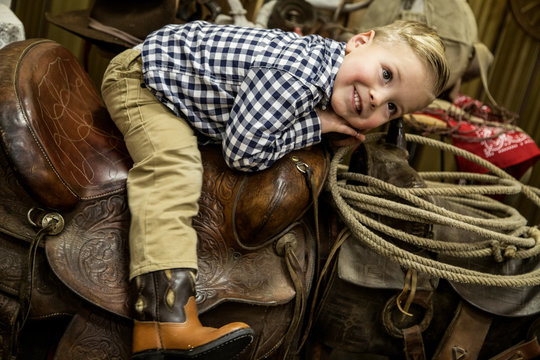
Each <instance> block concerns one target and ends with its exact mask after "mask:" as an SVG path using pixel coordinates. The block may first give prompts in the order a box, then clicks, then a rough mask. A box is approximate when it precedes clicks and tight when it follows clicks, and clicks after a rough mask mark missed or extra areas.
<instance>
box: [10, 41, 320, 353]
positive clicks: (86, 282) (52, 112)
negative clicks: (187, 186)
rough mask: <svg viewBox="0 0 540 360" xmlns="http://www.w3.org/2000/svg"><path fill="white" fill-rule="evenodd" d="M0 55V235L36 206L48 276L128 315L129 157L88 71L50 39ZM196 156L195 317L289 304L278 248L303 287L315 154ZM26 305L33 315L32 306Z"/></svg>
mask: <svg viewBox="0 0 540 360" xmlns="http://www.w3.org/2000/svg"><path fill="white" fill-rule="evenodd" d="M0 56H1V57H2V62H1V64H0V74H2V76H1V77H0V99H1V103H0V104H1V105H0V133H1V141H0V143H1V145H2V146H1V148H2V149H3V154H1V155H3V159H2V162H3V165H4V166H5V167H4V168H3V171H4V172H6V173H8V174H9V176H6V177H5V178H4V180H5V181H8V182H9V183H8V184H7V185H6V186H2V187H3V190H2V191H3V192H4V193H5V194H4V195H5V197H6V199H7V200H6V202H5V205H4V206H0V217H1V218H2V219H5V220H2V221H0V233H3V234H8V235H9V236H12V237H15V238H18V239H22V240H25V241H27V242H32V241H34V239H35V238H36V236H37V235H38V234H39V231H40V228H39V225H40V224H41V223H40V221H41V222H42V221H43V219H45V218H46V217H47V216H48V215H47V214H53V215H52V216H55V217H58V218H60V219H61V222H63V224H62V226H61V228H60V229H58V233H57V234H54V235H50V236H47V237H46V238H45V241H44V249H45V254H46V257H47V262H48V265H49V266H50V268H51V269H52V272H53V273H54V274H55V275H56V276H57V277H58V279H60V281H61V282H62V283H63V284H65V285H66V286H67V288H69V289H70V290H71V291H72V292H74V293H75V294H77V295H78V296H80V297H82V298H83V299H85V300H87V301H89V302H90V303H92V304H94V305H97V306H98V307H100V308H102V309H105V310H106V311H109V312H111V313H113V314H117V315H119V316H121V317H125V318H128V317H129V316H130V315H129V314H130V311H129V308H130V304H129V297H128V292H129V289H128V288H129V284H128V261H129V259H128V251H127V247H128V244H127V239H128V231H129V211H128V208H127V203H126V196H125V195H126V188H125V184H126V177H127V172H128V171H129V168H130V166H131V164H132V162H131V159H130V157H129V154H128V153H127V151H126V148H125V146H124V143H123V140H122V137H121V135H120V133H119V131H118V130H117V129H116V128H115V126H114V124H113V122H112V121H111V120H110V118H109V115H108V113H107V111H106V109H105V108H104V105H103V103H102V101H101V99H100V97H99V95H98V93H97V92H96V90H95V88H94V86H93V84H92V82H91V80H90V78H89V76H88V75H87V74H86V72H85V71H84V70H83V68H82V67H81V66H80V64H79V62H78V61H77V59H76V58H75V57H74V56H73V55H72V54H71V53H70V52H69V51H68V50H67V49H65V48H63V47H62V46H61V45H59V44H57V43H55V42H53V41H50V40H44V39H30V40H26V41H22V42H18V43H13V44H10V45H8V46H6V47H5V48H3V49H2V50H0ZM201 153H202V156H203V166H204V182H203V192H202V195H201V200H200V212H199V215H198V216H197V217H196V218H195V219H194V227H195V228H196V230H197V231H198V235H199V245H198V247H199V274H198V280H197V289H198V292H197V301H198V306H199V311H200V313H205V312H207V311H209V310H211V309H213V308H215V307H217V306H218V305H219V304H222V303H226V302H233V303H243V304H250V305H262V306H272V307H276V306H277V305H283V304H289V303H291V300H292V299H294V298H295V296H297V293H298V291H299V289H298V286H297V284H295V283H294V282H293V281H292V280H291V274H290V268H291V267H290V266H289V267H288V266H287V264H286V261H284V258H286V257H287V256H286V255H285V254H283V253H282V252H281V253H280V251H279V250H280V249H284V248H286V249H292V251H291V253H290V254H288V256H289V259H290V258H291V256H292V258H293V259H295V261H296V263H295V264H294V266H293V267H292V268H295V269H297V270H298V272H299V273H300V279H301V282H302V284H303V285H304V286H305V287H309V284H310V282H311V279H312V277H313V272H314V262H315V261H314V258H315V253H314V248H315V244H314V237H313V234H312V232H311V230H310V228H309V226H308V225H307V224H306V221H304V220H303V218H304V215H305V213H306V211H307V210H308V209H309V208H310V206H311V203H312V201H313V199H315V198H316V196H317V195H318V194H319V192H320V191H321V188H322V185H323V183H324V180H325V177H326V174H327V162H328V161H327V156H326V154H325V151H324V150H323V149H322V148H321V147H312V148H307V149H304V150H300V151H296V152H293V153H291V154H289V155H287V156H285V157H284V158H282V159H281V160H280V161H278V162H277V163H276V164H275V165H274V166H273V167H272V168H271V169H269V170H266V171H263V172H260V173H257V174H248V173H241V172H237V171H233V170H231V169H229V168H228V167H227V166H226V165H225V163H224V161H223V159H222V156H221V150H220V149H219V148H216V147H215V146H205V147H203V148H201ZM4 163H5V164H4ZM42 214H44V215H42ZM59 226H60V225H59ZM284 244H285V245H284ZM23 278H24V276H23ZM3 281H4V280H3V279H0V283H2V282H3ZM11 285H13V284H11ZM13 287H14V286H11V288H13ZM302 291H305V289H304V290H302ZM306 294H307V293H306ZM289 308H290V307H289ZM32 313H33V314H34V315H37V316H42V315H43V314H42V313H40V309H38V308H36V307H35V306H34V307H33V308H32ZM290 315H291V314H290V311H289V313H288V315H287V317H289V316H290ZM243 320H246V319H243ZM255 322H256V321H255ZM261 326H262V325H261ZM284 328H286V326H285V327H284ZM255 330H256V331H257V329H255ZM282 330H283V329H282ZM259 333H262V331H261V332H259ZM265 336H267V337H268V336H276V335H275V334H266V335H265ZM267 345H268V346H269V347H272V346H273V344H272V343H271V342H268V344H267ZM263 347H264V344H263ZM270 350H271V349H270V348H269V349H265V350H264V351H267V352H268V351H270Z"/></svg>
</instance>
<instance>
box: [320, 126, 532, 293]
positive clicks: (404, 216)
mask: <svg viewBox="0 0 540 360" xmlns="http://www.w3.org/2000/svg"><path fill="white" fill-rule="evenodd" d="M383 136H385V134H383V133H378V134H367V136H366V140H365V142H366V143H369V142H375V141H378V140H379V139H381V138H382V137H383ZM406 140H407V141H409V142H416V143H419V144H422V145H427V146H432V147H435V148H438V149H440V150H442V151H449V152H451V153H453V154H454V155H457V156H461V157H463V158H465V159H467V160H470V161H473V162H476V163H478V164H479V165H480V166H483V167H485V168H486V169H488V170H489V172H490V174H473V173H457V172H448V173H446V172H436V173H435V172H430V173H422V172H419V173H418V174H419V175H420V176H421V177H422V178H423V179H425V183H426V185H427V187H426V188H401V187H397V186H394V185H392V184H389V183H386V182H384V181H382V180H380V179H376V178H374V177H371V176H368V175H365V174H357V173H350V172H349V171H348V167H347V166H346V164H345V163H344V162H343V159H344V158H346V157H347V155H348V154H349V152H351V151H352V150H353V147H342V148H340V149H338V150H337V152H336V154H335V155H334V157H333V159H332V161H331V164H330V172H329V175H328V180H327V182H326V187H327V190H328V191H329V192H330V194H331V195H332V198H333V200H334V203H335V205H336V207H337V209H338V212H339V214H340V216H341V218H342V220H343V222H344V223H345V224H346V226H347V227H348V229H349V231H350V232H351V239H353V240H354V241H360V242H362V243H363V244H364V245H366V246H367V247H369V248H371V249H372V250H374V251H375V252H376V253H378V254H379V255H382V256H385V257H387V258H389V259H390V260H392V261H395V262H397V263H399V264H400V265H401V266H403V267H404V268H407V269H414V270H417V271H421V272H424V273H426V274H428V275H431V276H433V277H436V278H444V279H447V280H451V281H456V282H461V283H468V284H479V285H485V286H503V287H523V286H536V285H540V268H538V269H535V270H532V271H530V272H528V273H524V274H510V275H500V274H494V273H490V272H482V271H476V270H472V269H467V268H463V267H460V266H456V265H452V264H449V263H446V262H442V261H440V260H437V258H436V259H433V258H428V257H424V256H421V255H419V253H421V252H419V253H413V252H411V251H409V250H406V249H407V248H408V246H403V247H402V246H401V245H406V244H410V245H413V246H415V247H416V248H421V249H425V250H428V252H431V253H435V254H439V255H444V256H446V257H447V256H451V257H462V258H487V257H491V258H493V259H494V261H495V262H496V263H503V262H504V261H505V260H506V259H527V258H532V257H537V256H538V255H539V254H540V230H539V229H538V228H537V227H535V226H528V225H527V219H525V218H524V217H523V216H522V215H521V214H520V213H519V212H518V211H517V210H516V209H514V208H513V207H511V206H508V205H505V204H503V203H501V202H499V201H496V200H494V199H492V198H491V197H489V195H493V194H518V193H521V194H523V195H525V196H526V197H527V198H528V199H529V200H531V201H532V202H533V203H534V204H535V205H536V206H537V207H540V190H539V189H537V188H534V187H532V186H529V185H525V184H522V183H520V182H519V181H518V180H516V179H514V178H513V177H512V176H510V175H509V174H507V173H506V172H504V171H503V170H501V169H499V168H498V167H496V166H495V165H493V164H491V163H489V162H488V161H486V160H484V159H482V158H480V157H478V156H477V155H474V154H472V153H469V152H467V151H465V150H462V149H459V148H457V147H454V146H452V145H450V144H447V143H444V142H442V141H437V140H434V139H430V138H427V137H422V136H418V135H411V134H406ZM462 178H463V179H466V180H471V181H473V182H475V183H481V184H487V185H456V184H455V181H456V180H457V179H462ZM436 179H440V180H442V181H440V182H437V181H435V180H436ZM351 180H353V181H355V182H356V183H360V184H362V185H354V186H353V185H350V184H348V182H349V181H351ZM444 180H451V181H447V182H445V181H444ZM428 200H429V201H428ZM439 204H442V205H439ZM445 204H446V208H445ZM452 209H453V210H452ZM456 209H457V210H456ZM463 213H466V214H469V215H463ZM369 214H374V215H376V216H373V215H369ZM471 214H472V215H471ZM377 215H379V216H377ZM380 216H382V217H390V218H394V219H399V220H402V221H408V222H412V223H420V224H438V225H442V226H445V227H447V228H450V229H457V230H460V231H467V232H469V233H471V234H472V235H475V237H474V238H475V239H479V240H478V241H476V240H475V241H473V242H467V241H466V239H464V238H463V236H458V237H459V238H456V236H454V237H452V236H450V237H449V238H448V239H444V241H441V240H438V239H433V238H424V237H421V236H415V235H414V234H408V233H407V232H405V231H400V230H399V229H396V228H394V227H391V226H387V225H385V224H383V223H382V222H379V221H377V220H376V219H377V218H379V217H380ZM380 234H384V235H388V236H390V237H392V238H393V239H396V241H395V242H389V241H387V240H385V239H384V238H383V237H381V236H382V235H380ZM467 238H468V237H467ZM460 263H462V262H460Z"/></svg>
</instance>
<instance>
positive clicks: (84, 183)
mask: <svg viewBox="0 0 540 360" xmlns="http://www.w3.org/2000/svg"><path fill="white" fill-rule="evenodd" d="M0 58H2V61H1V64H0V72H1V73H2V77H1V78H0V99H1V106H0V130H1V135H2V136H1V141H0V143H1V145H2V147H3V149H4V151H5V153H6V154H7V157H8V159H9V160H10V162H11V164H12V166H13V167H14V169H15V170H16V172H17V173H18V175H19V177H20V179H21V180H22V183H23V184H24V185H25V186H26V187H27V189H28V190H29V191H31V192H32V193H33V194H34V195H35V196H36V198H37V199H38V200H39V202H40V203H41V204H42V205H43V206H46V207H49V208H53V209H65V208H70V207H73V206H74V205H75V203H76V202H77V201H79V200H80V199H91V198H96V197H99V196H103V195H105V194H108V193H113V192H118V191H121V190H122V189H123V188H124V186H125V179H126V177H127V171H128V169H129V166H130V164H131V161H130V158H129V155H128V153H127V151H126V150H125V146H124V142H123V140H122V137H121V136H120V135H119V131H118V130H117V129H116V127H115V126H114V124H113V123H112V121H111V120H110V117H109V115H108V112H107V110H106V109H105V107H104V105H103V103H102V102H101V99H100V97H99V95H98V93H97V92H96V90H95V88H94V86H93V83H92V81H91V80H90V78H89V76H88V75H87V74H86V72H85V71H84V69H83V68H82V67H81V65H80V64H79V62H78V60H77V59H76V58H75V57H74V56H73V55H72V54H71V53H70V52H69V51H68V50H67V49H65V48H63V47H62V46H61V45H59V44H57V43H55V42H53V41H49V40H38V39H31V40H26V41H22V42H16V43H12V44H10V45H8V46H6V47H5V48H3V49H1V50H0Z"/></svg>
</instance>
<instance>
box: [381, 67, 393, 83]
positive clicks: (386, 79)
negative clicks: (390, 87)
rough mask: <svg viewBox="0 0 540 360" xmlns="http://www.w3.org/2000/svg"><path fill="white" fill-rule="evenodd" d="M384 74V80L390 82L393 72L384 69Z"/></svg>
mask: <svg viewBox="0 0 540 360" xmlns="http://www.w3.org/2000/svg"><path fill="white" fill-rule="evenodd" d="M382 75H383V79H384V81H386V82H389V81H390V80H392V73H391V72H390V71H389V70H387V69H383V72H382Z"/></svg>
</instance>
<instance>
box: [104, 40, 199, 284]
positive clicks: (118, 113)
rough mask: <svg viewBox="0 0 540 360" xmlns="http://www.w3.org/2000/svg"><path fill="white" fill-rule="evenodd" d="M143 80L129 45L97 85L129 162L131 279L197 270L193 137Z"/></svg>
mask: <svg viewBox="0 0 540 360" xmlns="http://www.w3.org/2000/svg"><path fill="white" fill-rule="evenodd" d="M143 82H144V81H143V78H142V72H141V57H140V51H138V50H133V49H130V50H126V51H124V52H122V53H121V54H119V55H118V56H116V57H115V58H114V59H113V60H112V61H111V63H110V64H109V66H108V68H107V70H106V71H105V75H104V77H103V84H102V94H103V98H104V101H105V104H106V105H107V109H108V110H109V113H110V114H111V117H112V119H113V121H114V122H115V124H116V126H117V127H118V129H120V131H121V132H122V134H123V135H124V139H125V142H126V145H127V149H128V151H129V153H130V155H131V157H132V158H133V162H134V165H133V168H132V169H131V170H130V171H129V174H128V180H127V192H128V203H129V209H130V212H131V227H130V231H129V248H130V278H133V277H135V276H138V275H141V274H145V273H148V272H152V271H156V270H164V269H172V268H192V269H195V270H196V269H197V234H196V232H195V231H194V229H193V228H192V225H191V222H192V218H193V216H195V215H196V214H197V212H198V200H199V196H200V193H201V186H202V164H201V156H200V152H199V149H198V145H197V138H196V136H195V135H194V133H193V130H192V129H191V128H190V126H189V125H188V124H187V122H186V121H185V120H184V119H182V118H179V117H177V116H176V115H174V114H173V113H172V112H171V111H170V110H169V109H168V108H166V107H165V106H164V105H163V104H161V103H160V102H159V101H158V100H157V99H156V98H155V97H154V96H153V95H152V93H150V91H148V89H146V88H145V87H142V86H141V84H142V83H143Z"/></svg>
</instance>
